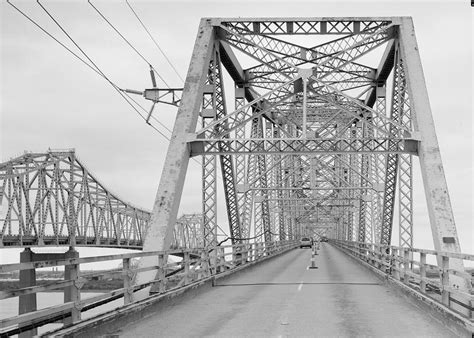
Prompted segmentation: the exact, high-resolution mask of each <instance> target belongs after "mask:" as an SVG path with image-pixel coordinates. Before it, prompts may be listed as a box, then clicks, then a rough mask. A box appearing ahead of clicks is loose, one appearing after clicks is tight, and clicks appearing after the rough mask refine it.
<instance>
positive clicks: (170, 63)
mask: <svg viewBox="0 0 474 338" xmlns="http://www.w3.org/2000/svg"><path fill="white" fill-rule="evenodd" d="M125 2H126V3H127V6H128V7H129V8H130V10H131V11H132V13H133V15H135V17H136V18H137V20H138V21H139V22H140V24H141V26H142V27H143V29H144V30H145V32H146V33H147V34H148V36H149V37H150V39H151V41H153V43H154V44H155V46H156V48H158V50H159V51H160V52H161V54H162V55H163V56H164V58H165V59H166V61H167V62H168V64H169V65H170V66H171V68H173V70H174V72H175V73H176V75H178V77H179V78H180V80H181V81H183V83H184V79H183V78H182V77H181V75H180V74H179V72H178V70H177V69H176V67H175V66H174V65H173V63H172V62H171V60H170V59H169V58H168V56H167V55H166V53H165V52H164V51H163V49H161V47H160V45H159V44H158V42H157V41H156V40H155V38H154V37H153V35H151V33H150V31H149V30H148V28H147V27H146V26H145V24H144V23H143V21H142V20H141V19H140V17H139V16H138V14H137V12H136V11H135V10H134V9H133V7H132V5H131V4H130V3H129V2H128V0H125Z"/></svg>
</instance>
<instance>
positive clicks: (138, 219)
mask: <svg viewBox="0 0 474 338" xmlns="http://www.w3.org/2000/svg"><path fill="white" fill-rule="evenodd" d="M202 219H203V217H202V214H185V215H182V216H181V218H179V219H178V221H177V222H176V224H175V226H174V236H173V247H174V248H186V249H193V248H200V247H203V246H204V244H203V243H204V237H203V229H202ZM149 221H150V211H147V210H144V209H142V208H138V207H136V206H134V205H132V204H130V203H128V202H125V201H123V200H122V199H120V198H119V197H117V195H115V194H114V193H112V192H110V191H109V190H108V189H107V188H106V187H104V185H102V184H101V183H100V182H99V181H98V180H97V179H96V178H95V176H94V175H93V174H92V173H91V172H90V171H89V170H88V169H87V167H86V166H85V165H84V164H83V163H82V162H81V161H80V160H79V159H78V158H77V155H76V153H75V151H74V150H72V149H71V150H53V151H52V150H50V151H47V152H45V153H31V152H25V153H24V154H23V155H21V156H18V157H16V158H13V159H11V160H9V161H6V162H4V163H1V164H0V227H1V232H0V235H1V241H0V246H2V247H24V246H98V247H122V248H131V249H141V248H142V247H143V238H144V235H145V233H144V231H145V230H146V226H147V224H148V222H149Z"/></svg>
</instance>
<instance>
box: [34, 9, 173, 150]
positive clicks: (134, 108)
mask: <svg viewBox="0 0 474 338" xmlns="http://www.w3.org/2000/svg"><path fill="white" fill-rule="evenodd" d="M36 2H37V3H38V5H40V7H41V8H42V9H43V11H44V12H45V13H46V14H47V15H48V16H49V17H50V18H51V20H53V22H54V23H55V24H56V25H57V26H58V27H59V28H60V29H61V31H62V32H63V33H64V34H65V35H66V36H67V37H68V38H69V40H71V42H72V43H73V44H74V45H75V46H76V47H77V49H79V50H80V51H81V53H82V54H83V55H84V56H85V57H86V58H87V60H89V62H90V63H91V64H92V65H93V66H94V67H95V68H96V69H95V71H96V72H98V73H99V74H100V75H101V76H102V77H103V78H104V79H105V80H107V82H108V83H109V84H110V85H111V86H112V87H113V88H114V89H115V90H116V91H117V93H119V95H120V96H121V97H122V98H123V99H124V100H125V101H126V102H127V103H128V104H129V105H130V107H132V109H133V110H135V112H136V113H137V114H138V115H139V116H140V117H141V118H142V119H143V120H145V121H146V117H145V116H143V115H142V114H141V113H140V112H139V111H138V109H137V108H136V107H135V106H134V105H133V104H132V103H131V102H130V101H129V99H130V100H132V101H133V102H135V104H137V105H138V106H140V105H139V104H138V103H137V102H136V101H135V100H134V99H133V98H131V97H130V95H128V94H127V93H124V92H123V90H122V89H121V88H120V87H118V86H117V85H116V84H115V83H113V82H112V81H111V80H110V79H109V78H108V77H107V76H106V75H105V74H104V72H102V70H101V69H100V68H99V66H97V64H96V63H95V62H94V61H93V60H92V59H91V58H90V57H89V56H88V55H87V53H86V52H85V51H84V50H83V49H82V48H81V47H80V46H79V45H78V44H77V43H76V41H75V40H74V39H73V38H72V37H71V35H69V34H68V32H67V31H66V30H65V29H64V28H63V27H62V26H61V24H60V23H59V22H58V21H57V20H56V19H55V18H54V17H53V16H52V15H51V13H50V12H49V11H48V10H47V9H46V8H45V7H44V6H43V5H42V4H41V3H40V1H39V0H36ZM30 21H31V19H30ZM48 35H49V36H51V37H52V35H51V34H48ZM55 40H56V41H58V40H57V39H55ZM58 42H59V41H58ZM61 45H63V44H61ZM63 46H64V45H63ZM89 67H91V66H90V65H89ZM91 68H92V67H91ZM92 69H93V68H92ZM93 70H94V69H93ZM127 97H128V99H127ZM140 107H141V108H142V109H143V110H145V109H144V108H143V107H142V106H140ZM145 112H146V110H145ZM150 126H151V127H152V128H153V129H155V130H156V131H157V132H158V133H160V134H161V135H162V136H163V137H164V138H166V139H167V140H168V141H169V140H170V139H169V138H168V137H167V136H166V135H165V134H163V133H162V132H161V131H160V130H158V129H157V128H156V127H155V126H153V125H150Z"/></svg>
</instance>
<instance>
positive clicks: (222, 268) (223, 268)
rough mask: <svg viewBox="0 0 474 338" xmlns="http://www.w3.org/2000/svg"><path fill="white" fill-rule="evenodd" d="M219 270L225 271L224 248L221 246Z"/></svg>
mask: <svg viewBox="0 0 474 338" xmlns="http://www.w3.org/2000/svg"><path fill="white" fill-rule="evenodd" d="M219 271H220V272H224V271H225V250H224V248H222V247H219Z"/></svg>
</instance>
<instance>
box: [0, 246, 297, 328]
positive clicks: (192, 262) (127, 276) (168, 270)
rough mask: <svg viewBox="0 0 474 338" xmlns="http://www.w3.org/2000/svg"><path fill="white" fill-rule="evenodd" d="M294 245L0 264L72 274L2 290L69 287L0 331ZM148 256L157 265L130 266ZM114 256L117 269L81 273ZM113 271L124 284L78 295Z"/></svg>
mask: <svg viewBox="0 0 474 338" xmlns="http://www.w3.org/2000/svg"><path fill="white" fill-rule="evenodd" d="M297 245H298V242H297V241H278V242H267V243H248V244H237V245H226V246H217V247H212V248H205V249H204V248H201V249H190V250H168V251H150V252H136V253H130V254H120V255H109V256H98V257H84V258H70V259H60V260H48V261H37V262H28V263H18V264H5V265H0V273H1V272H12V271H23V270H32V269H38V268H45V267H57V266H64V267H65V268H66V269H67V270H68V271H69V273H68V274H67V276H70V278H68V279H65V280H64V281H60V282H54V283H51V284H48V285H42V286H32V287H26V288H21V289H17V290H11V291H1V292H0V300H1V299H6V298H12V297H19V296H24V295H29V294H36V293H37V292H42V291H48V290H56V289H62V288H65V292H69V300H70V301H68V302H65V303H64V304H61V305H57V306H52V307H49V308H45V309H41V310H37V311H34V312H29V313H24V314H20V315H18V316H14V317H10V318H6V319H0V334H1V335H2V336H3V335H12V334H17V333H21V332H26V331H29V330H32V329H35V328H37V327H39V326H43V325H45V324H48V323H54V322H58V321H61V320H64V323H65V324H71V323H76V322H78V321H80V320H81V313H82V312H85V311H87V310H90V309H92V308H95V307H98V306H100V305H103V304H106V303H108V302H111V301H113V300H116V299H120V298H123V301H124V305H126V304H129V303H131V302H133V293H134V292H135V291H138V290H141V289H143V288H146V287H150V286H151V287H153V288H152V291H154V292H155V293H165V292H171V291H173V290H177V289H179V288H181V287H183V286H186V285H189V284H191V283H195V282H198V281H199V280H203V279H205V278H208V277H210V276H217V275H219V274H221V273H224V272H228V271H231V270H235V269H237V268H240V267H242V266H245V265H249V264H251V263H254V262H257V261H259V260H262V259H264V258H266V257H269V256H273V255H275V254H278V253H281V252H283V251H286V250H289V249H292V248H294V247H296V246H297ZM147 256H156V257H157V260H158V265H157V266H151V267H143V268H133V267H132V264H131V263H132V259H136V258H141V257H147ZM169 256H177V257H181V260H180V261H176V262H170V261H169V260H168V257H169ZM116 260H122V267H121V268H120V269H117V270H114V271H110V272H98V273H88V274H81V273H80V266H81V264H88V263H95V262H106V261H116ZM151 270H155V271H156V279H155V280H153V281H151V282H147V283H143V284H134V282H133V281H134V276H135V275H136V274H137V273H138V272H144V271H151ZM117 275H118V276H121V278H122V279H123V287H122V288H120V289H116V290H113V291H109V292H105V293H103V294H100V295H97V296H94V297H91V298H86V299H84V300H81V288H82V287H83V285H84V283H85V281H86V280H87V279H92V278H94V277H95V278H97V277H100V276H101V277H111V276H117Z"/></svg>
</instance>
